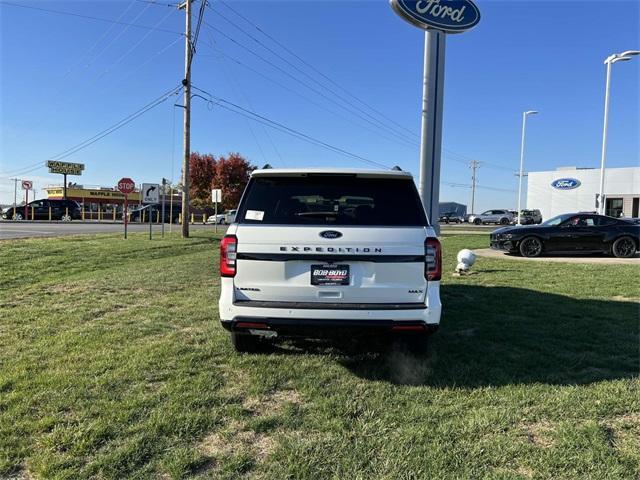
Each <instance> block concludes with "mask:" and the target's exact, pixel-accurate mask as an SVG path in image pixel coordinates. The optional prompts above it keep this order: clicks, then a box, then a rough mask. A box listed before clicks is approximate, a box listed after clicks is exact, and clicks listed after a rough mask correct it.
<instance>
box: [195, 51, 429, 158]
mask: <svg viewBox="0 0 640 480" xmlns="http://www.w3.org/2000/svg"><path fill="white" fill-rule="evenodd" d="M205 45H207V46H209V47H210V48H212V49H213V50H214V51H215V52H217V53H218V54H220V55H221V56H223V57H225V58H227V59H228V60H230V61H232V62H234V63H236V64H238V65H240V66H242V67H244V68H246V69H247V70H250V71H251V72H253V73H255V74H256V75H259V76H261V77H262V78H264V79H266V80H268V81H270V82H272V83H274V84H276V85H278V86H279V87H280V88H282V89H284V90H286V91H288V92H291V93H293V94H294V95H296V96H298V97H300V98H302V99H304V100H306V101H307V102H309V103H311V104H312V105H315V106H316V107H318V108H320V109H322V110H324V111H326V112H329V113H331V114H332V115H335V116H336V117H339V118H341V119H343V120H345V121H347V122H349V123H351V124H353V125H355V126H357V127H360V128H363V129H365V130H368V131H370V132H372V133H374V134H376V135H378V136H381V137H383V138H386V139H387V140H390V141H393V142H398V145H403V146H407V147H408V146H417V145H418V142H409V141H406V140H405V139H404V138H399V137H392V136H390V135H387V134H386V133H382V132H380V131H379V130H374V129H373V128H372V127H369V126H367V125H365V124H363V123H359V122H357V121H355V120H353V119H351V118H349V117H347V116H345V115H342V114H341V113H338V112H336V111H335V110H333V109H331V108H328V107H326V106H325V105H323V104H321V103H319V102H316V101H315V100H313V99H311V98H310V97H309V96H307V95H304V94H302V93H300V92H298V91H297V90H294V89H293V88H290V87H288V86H287V85H285V84H283V83H282V82H279V81H278V80H276V79H274V78H273V77H270V76H269V75H266V74H264V73H262V72H260V71H259V70H256V69H255V68H253V67H251V66H250V65H247V64H246V63H243V62H242V61H240V60H238V59H237V58H235V57H232V56H231V55H228V54H227V53H225V52H223V51H222V50H220V49H218V48H214V47H211V46H210V45H208V44H205ZM400 142H402V143H400Z"/></svg>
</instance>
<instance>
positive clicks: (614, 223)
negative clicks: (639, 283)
mask: <svg viewBox="0 0 640 480" xmlns="http://www.w3.org/2000/svg"><path fill="white" fill-rule="evenodd" d="M639 245H640V225H637V224H633V223H631V222H629V221H626V220H623V219H619V218H613V217H606V216H604V215H596V214H592V213H566V214H564V215H558V216H557V217H553V218H551V219H549V220H547V221H546V222H544V223H542V224H540V225H527V226H519V227H505V228H499V229H498V230H495V231H494V232H493V233H492V234H491V248H493V249H496V250H506V251H507V252H510V253H519V254H520V255H523V256H525V257H537V256H539V255H541V254H542V253H605V254H613V255H615V256H616V257H620V258H629V257H633V256H634V255H635V254H636V252H637V251H638V248H639Z"/></svg>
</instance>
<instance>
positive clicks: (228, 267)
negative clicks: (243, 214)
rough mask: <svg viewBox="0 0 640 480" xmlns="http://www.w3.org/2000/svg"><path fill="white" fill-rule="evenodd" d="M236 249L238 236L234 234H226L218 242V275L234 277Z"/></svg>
mask: <svg viewBox="0 0 640 480" xmlns="http://www.w3.org/2000/svg"><path fill="white" fill-rule="evenodd" d="M237 251H238V238H237V237H236V236H235V235H226V236H225V237H223V238H222V242H220V276H222V277H235V275H236V252H237Z"/></svg>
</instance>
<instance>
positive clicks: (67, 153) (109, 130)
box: [50, 85, 182, 160]
mask: <svg viewBox="0 0 640 480" xmlns="http://www.w3.org/2000/svg"><path fill="white" fill-rule="evenodd" d="M181 88H182V86H181V85H180V86H177V87H174V88H172V89H171V90H169V91H168V92H166V93H164V94H162V95H161V96H160V97H158V98H156V99H155V100H152V101H151V102H149V103H148V104H146V105H145V106H144V107H142V108H140V109H138V110H136V111H135V112H133V113H132V114H130V115H127V116H126V117H125V118H123V119H122V120H120V121H119V122H116V123H114V124H113V125H111V126H110V127H108V128H106V129H104V130H102V131H101V132H99V133H97V134H95V135H94V136H93V137H90V138H87V139H86V140H84V141H82V142H80V143H78V144H77V145H75V146H73V147H71V148H68V149H66V150H64V151H63V152H60V153H58V154H57V155H54V156H52V157H50V158H51V160H61V159H63V158H66V157H69V156H71V155H73V154H75V153H77V152H79V151H80V150H83V149H85V148H87V147H88V146H89V145H92V144H94V143H95V142H97V141H98V140H101V139H102V138H104V137H106V136H107V135H110V134H111V133H113V132H115V131H116V130H119V129H120V128H122V127H124V126H125V125H127V124H128V123H131V122H132V121H133V120H135V119H136V118H138V117H139V116H141V115H143V114H145V113H147V112H148V111H149V110H151V109H153V108H154V107H156V106H158V105H160V104H161V103H162V102H164V101H166V100H167V98H169V97H170V96H171V95H173V94H175V93H177V92H178V91H179V90H180V89H181Z"/></svg>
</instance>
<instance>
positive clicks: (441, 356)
mask: <svg viewBox="0 0 640 480" xmlns="http://www.w3.org/2000/svg"><path fill="white" fill-rule="evenodd" d="M442 297H443V304H444V305H445V310H444V312H445V313H444V316H443V321H442V326H441V328H440V331H439V332H438V333H437V334H435V335H434V336H432V337H431V338H430V339H429V343H428V348H427V351H426V353H425V354H422V355H415V354H411V353H409V352H407V351H405V350H402V349H391V350H389V351H386V352H382V353H375V354H357V355H355V356H347V357H344V358H342V359H340V362H341V363H342V364H343V365H344V366H345V367H346V368H348V369H349V370H350V371H352V372H353V373H354V374H355V375H357V376H359V377H362V378H366V379H370V380H377V381H387V382H390V383H394V384H407V385H430V386H435V387H481V386H500V385H508V384H519V383H523V384H530V383H538V382H540V383H547V384H586V383H591V382H598V381H602V380H610V379H620V378H631V377H634V376H637V375H638V359H639V352H638V333H639V332H638V330H639V324H638V319H639V313H640V311H639V307H638V305H637V304H635V303H631V302H616V301H605V300H579V299H574V298H570V297H565V296H561V295H554V294H549V293H542V292H539V291H534V290H526V289H521V288H509V287H482V286H471V285H446V286H443V287H442Z"/></svg>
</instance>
